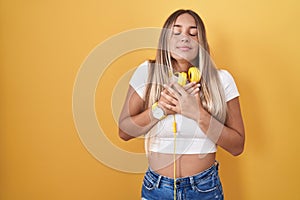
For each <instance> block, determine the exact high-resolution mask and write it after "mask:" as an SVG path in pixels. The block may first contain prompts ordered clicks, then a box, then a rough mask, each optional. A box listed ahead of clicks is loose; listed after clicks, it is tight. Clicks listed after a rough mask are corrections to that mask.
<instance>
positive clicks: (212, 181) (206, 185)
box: [194, 174, 218, 193]
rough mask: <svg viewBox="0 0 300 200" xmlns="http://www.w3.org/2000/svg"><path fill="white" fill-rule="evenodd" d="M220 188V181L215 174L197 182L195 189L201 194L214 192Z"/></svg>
mask: <svg viewBox="0 0 300 200" xmlns="http://www.w3.org/2000/svg"><path fill="white" fill-rule="evenodd" d="M217 188H218V181H217V178H216V175H215V174H210V175H209V176H208V177H206V178H205V179H201V180H199V181H197V182H195V185H194V189H195V190H196V191H198V192H201V193H207V192H212V191H214V190H216V189H217Z"/></svg>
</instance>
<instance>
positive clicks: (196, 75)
mask: <svg viewBox="0 0 300 200" xmlns="http://www.w3.org/2000/svg"><path fill="white" fill-rule="evenodd" d="M176 74H178V84H180V85H182V86H184V85H185V84H186V81H187V80H188V81H190V82H196V83H198V82H199V81H200V79H201V73H200V70H199V69H198V68H197V67H190V68H189V70H188V73H187V74H186V73H185V72H177V73H176Z"/></svg>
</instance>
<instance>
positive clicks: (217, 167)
mask: <svg viewBox="0 0 300 200" xmlns="http://www.w3.org/2000/svg"><path fill="white" fill-rule="evenodd" d="M219 165H220V164H219V162H218V161H217V160H216V161H215V166H216V169H217V170H219Z"/></svg>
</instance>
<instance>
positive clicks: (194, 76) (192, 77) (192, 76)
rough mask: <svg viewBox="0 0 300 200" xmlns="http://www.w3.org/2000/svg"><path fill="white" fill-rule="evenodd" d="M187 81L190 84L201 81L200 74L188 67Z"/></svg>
mask: <svg viewBox="0 0 300 200" xmlns="http://www.w3.org/2000/svg"><path fill="white" fill-rule="evenodd" d="M188 79H189V81H190V82H196V83H198V82H199V81H200V79H201V72H200V70H199V69H198V68H197V67H190V68H189V71H188Z"/></svg>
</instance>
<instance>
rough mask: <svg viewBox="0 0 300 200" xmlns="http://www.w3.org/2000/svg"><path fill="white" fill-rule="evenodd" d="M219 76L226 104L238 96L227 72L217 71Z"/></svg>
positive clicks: (232, 80) (236, 89)
mask: <svg viewBox="0 0 300 200" xmlns="http://www.w3.org/2000/svg"><path fill="white" fill-rule="evenodd" d="M219 76H220V80H221V83H222V85H223V88H224V92H225V101H226V102H228V101H230V100H231V99H234V98H235V97H238V96H240V94H239V91H238V88H237V86H236V84H235V81H234V79H233V77H232V75H231V74H230V73H229V72H228V71H227V70H219Z"/></svg>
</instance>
